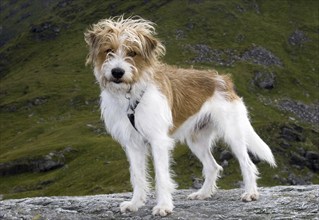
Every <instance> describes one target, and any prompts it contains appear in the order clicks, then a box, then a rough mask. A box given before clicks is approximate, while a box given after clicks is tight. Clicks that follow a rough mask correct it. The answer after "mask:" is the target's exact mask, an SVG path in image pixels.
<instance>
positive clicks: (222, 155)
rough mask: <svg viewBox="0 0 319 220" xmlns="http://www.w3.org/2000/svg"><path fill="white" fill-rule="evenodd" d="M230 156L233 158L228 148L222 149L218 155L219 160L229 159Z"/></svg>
mask: <svg viewBox="0 0 319 220" xmlns="http://www.w3.org/2000/svg"><path fill="white" fill-rule="evenodd" d="M232 158H233V154H232V153H231V152H229V151H228V150H223V151H222V152H221V153H220V156H219V159H220V161H224V160H230V159H232Z"/></svg>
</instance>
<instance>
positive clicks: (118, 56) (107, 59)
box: [84, 16, 165, 89]
mask: <svg viewBox="0 0 319 220" xmlns="http://www.w3.org/2000/svg"><path fill="white" fill-rule="evenodd" d="M155 34H156V33H155V29H154V24H153V23H152V22H150V21H147V20H144V19H142V18H140V17H131V18H127V19H124V18H123V16H120V17H115V18H110V19H104V20H101V21H99V22H98V23H97V24H94V25H92V26H91V27H90V28H89V29H88V30H87V31H86V32H85V34H84V36H85V37H84V39H85V41H86V43H87V44H88V46H89V54H88V56H87V60H86V63H87V64H92V65H93V67H94V74H95V77H96V79H97V81H98V82H99V83H100V86H101V87H102V88H107V87H111V88H112V87H113V88H117V89H120V88H126V87H127V86H128V85H131V84H134V83H135V82H137V81H138V80H139V79H140V78H141V77H143V74H145V72H147V71H146V70H147V69H149V68H150V67H152V66H154V65H155V64H156V63H157V62H158V59H159V58H160V57H161V56H162V55H164V54H165V47H164V46H163V45H162V43H161V42H160V41H159V40H158V39H156V38H155V37H154V36H155Z"/></svg>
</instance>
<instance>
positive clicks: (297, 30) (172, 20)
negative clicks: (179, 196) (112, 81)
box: [0, 0, 319, 198]
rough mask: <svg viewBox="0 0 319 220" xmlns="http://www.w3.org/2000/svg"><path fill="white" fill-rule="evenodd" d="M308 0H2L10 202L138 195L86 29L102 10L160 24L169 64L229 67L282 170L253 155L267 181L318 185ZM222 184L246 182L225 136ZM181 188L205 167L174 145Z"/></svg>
mask: <svg viewBox="0 0 319 220" xmlns="http://www.w3.org/2000/svg"><path fill="white" fill-rule="evenodd" d="M318 4H319V3H318V2H317V1H315V0H313V1H312V0H308V1H302V0H300V1H288V0H282V1H280V2H279V1H258V0H256V1H245V0H232V1H223V0H216V1H204V0H188V1H174V0H165V1H137V0H135V1H115V0H110V1H102V0H97V1H84V0H83V1H81V0H79V1H73V0H37V1H3V2H2V3H1V7H0V12H1V13H0V19H1V40H0V45H1V48H0V76H1V86H0V112H1V124H0V126H1V133H0V135H1V136H0V138H1V140H0V144H1V145H0V152H1V154H0V176H1V182H0V194H2V195H3V197H4V198H22V197H30V196H53V195H88V194H104V193H114V192H123V191H130V190H131V187H130V183H129V172H128V163H127V161H126V157H125V155H124V152H123V151H122V149H121V148H120V147H119V145H118V144H117V143H116V142H115V141H113V140H112V138H111V137H110V136H108V135H106V134H105V131H104V128H103V124H102V122H101V121H100V117H99V116H100V113H99V107H98V103H99V88H98V85H96V83H95V80H94V76H93V74H92V71H91V68H90V67H85V66H84V62H85V57H86V54H87V48H86V45H85V43H84V40H83V32H84V31H85V29H86V28H87V27H88V25H90V24H92V23H95V22H97V21H98V20H99V19H101V18H107V17H110V16H115V15H121V14H123V13H125V14H126V15H131V14H132V15H135V14H137V15H140V16H142V17H144V18H146V19H149V20H152V21H153V22H155V23H157V32H158V33H159V38H160V39H162V41H163V42H164V44H165V46H166V48H167V55H166V56H165V58H164V61H165V62H167V63H169V64H172V65H178V66H182V67H189V66H194V67H196V68H201V69H208V68H215V69H217V70H218V71H219V72H221V73H231V74H232V76H233V79H234V81H235V84H236V86H237V91H238V93H239V94H240V96H242V97H243V98H244V100H245V102H246V104H247V106H248V109H249V111H250V116H251V120H252V123H253V125H254V127H255V128H256V130H257V132H258V133H259V134H260V136H261V137H262V138H263V139H264V140H265V142H266V143H268V144H269V146H270V147H271V149H272V150H273V152H274V155H275V158H276V160H277V163H278V168H276V169H271V168H270V167H269V166H268V165H266V164H264V163H262V162H259V161H258V160H256V159H254V162H255V163H258V167H259V169H260V172H261V177H262V178H261V179H260V180H259V185H261V186H273V185H278V184H287V185H289V184H293V185H295V184H311V183H314V184H318V183H319V177H318V170H319V154H318V148H319V138H318V137H319V135H318V133H319V127H318V122H319V116H318V110H319V102H318V100H319V99H318V98H319V93H318V87H319V80H318V69H319V64H318V62H317V60H318V58H319V54H318V53H319V44H318V40H319V36H318V27H319V24H318V23H319V19H318V7H319V5H318ZM218 146H219V147H217V148H216V149H215V150H214V155H215V158H216V159H217V161H218V162H219V163H220V164H222V165H223V167H224V173H223V177H222V179H221V180H220V181H219V186H220V187H221V188H224V189H229V188H235V187H239V186H240V185H241V182H240V180H241V177H240V170H239V167H238V163H237V161H236V160H235V159H233V158H232V155H231V153H230V152H229V151H228V149H227V148H225V147H224V146H223V143H219V144H218ZM174 160H175V161H176V164H174V165H173V170H174V172H175V173H176V177H175V179H176V181H177V182H178V183H179V186H180V188H182V189H183V188H190V187H193V188H198V187H199V186H200V184H201V183H202V179H201V165H200V163H199V162H198V161H197V159H196V158H195V157H194V156H193V155H192V154H191V153H190V152H189V150H188V149H187V148H186V147H185V146H181V145H178V146H177V147H176V149H175V152H174Z"/></svg>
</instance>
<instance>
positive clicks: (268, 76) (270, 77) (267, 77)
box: [253, 71, 276, 89]
mask: <svg viewBox="0 0 319 220" xmlns="http://www.w3.org/2000/svg"><path fill="white" fill-rule="evenodd" d="M275 79H276V76H275V74H274V73H272V72H260V71H258V72H255V74H254V78H253V83H254V84H255V85H256V86H258V87H259V88H262V89H273V88H274V87H275Z"/></svg>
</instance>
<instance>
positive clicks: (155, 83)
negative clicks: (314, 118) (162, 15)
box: [85, 16, 276, 216]
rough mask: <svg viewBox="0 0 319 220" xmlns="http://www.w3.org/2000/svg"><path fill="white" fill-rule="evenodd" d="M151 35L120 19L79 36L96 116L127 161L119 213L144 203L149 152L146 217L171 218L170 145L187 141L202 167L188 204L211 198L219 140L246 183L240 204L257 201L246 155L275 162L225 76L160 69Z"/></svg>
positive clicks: (142, 24) (143, 26) (147, 26)
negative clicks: (151, 178) (95, 88)
mask: <svg viewBox="0 0 319 220" xmlns="http://www.w3.org/2000/svg"><path fill="white" fill-rule="evenodd" d="M155 35H156V33H155V29H154V24H153V23H152V22H150V21H146V20H144V19H142V18H140V17H131V18H127V19H125V18H123V16H121V17H116V18H110V19H105V20H101V21H99V22H98V23H97V24H94V25H93V26H91V27H90V28H89V29H88V30H87V31H86V33H85V41H86V43H87V44H88V46H89V54H88V56H87V61H86V62H87V64H92V65H93V67H94V75H95V77H96V80H97V81H98V83H99V85H100V87H101V112H102V118H103V120H104V122H105V126H106V129H107V130H108V132H109V133H110V134H111V135H112V136H113V138H114V139H116V140H117V141H118V142H119V143H120V144H121V145H122V146H123V148H124V150H125V152H126V154H127V157H128V160H129V162H130V172H131V183H132V186H133V198H132V200H131V201H127V202H123V203H122V204H121V206H120V209H121V211H122V212H125V211H126V210H129V211H136V210H137V209H138V208H140V207H141V206H142V205H143V204H144V203H145V200H146V197H147V193H148V191H149V188H150V187H149V182H148V174H147V155H148V152H151V154H152V156H153V161H154V168H155V180H156V194H157V205H156V206H155V207H154V208H153V214H154V215H156V214H159V215H161V216H165V215H167V214H169V213H171V212H172V210H173V207H174V206H173V201H172V192H173V191H174V189H175V188H176V184H175V183H174V181H173V180H172V178H171V174H170V169H169V166H170V154H171V150H172V149H173V147H174V143H175V141H181V142H186V143H187V144H188V146H189V147H190V149H191V151H192V152H193V153H194V154H195V155H196V156H197V157H198V159H199V160H200V161H201V162H202V164H203V175H204V177H205V182H204V184H203V186H202V188H201V189H200V190H199V191H197V192H195V193H192V194H191V195H189V199H205V198H208V197H210V196H211V195H212V194H213V193H214V192H215V190H216V188H217V187H216V180H217V178H218V177H219V173H220V172H221V171H222V167H221V166H219V165H218V164H217V163H216V161H215V159H214V158H213V156H212V154H211V148H212V146H213V144H214V142H215V141H216V140H217V139H219V138H222V139H223V140H224V141H225V143H227V144H228V145H229V146H230V148H231V150H232V152H233V154H234V155H235V156H236V157H237V159H238V161H239V164H240V168H241V172H242V175H243V179H244V184H245V193H244V194H243V195H242V200H243V201H252V200H257V199H258V192H257V185H256V178H257V175H258V171H257V168H256V166H255V165H254V163H252V161H251V160H250V158H249V155H248V151H250V152H251V153H253V154H254V155H255V156H257V157H259V158H260V159H262V160H265V161H266V162H268V163H269V164H270V165H272V166H276V164H275V160H274V157H273V155H272V153H271V150H270V149H269V147H268V146H267V145H266V144H265V143H264V142H263V141H262V140H261V139H260V137H259V136H258V135H257V134H256V133H255V131H254V129H253V128H252V126H251V124H250V122H249V119H248V116H247V110H246V107H245V105H244V103H243V101H242V99H241V98H239V97H238V96H237V94H236V92H235V91H234V87H233V84H232V81H231V79H230V77H229V76H228V75H219V74H218V73H217V72H216V71H214V70H211V71H203V70H195V69H181V68H176V67H172V66H168V65H165V64H163V63H161V62H160V61H159V59H160V57H161V56H163V55H164V54H165V47H164V46H163V44H162V43H161V42H160V41H159V40H158V39H157V38H156V37H155ZM128 115H133V117H134V121H132V120H130V119H129V117H128Z"/></svg>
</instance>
